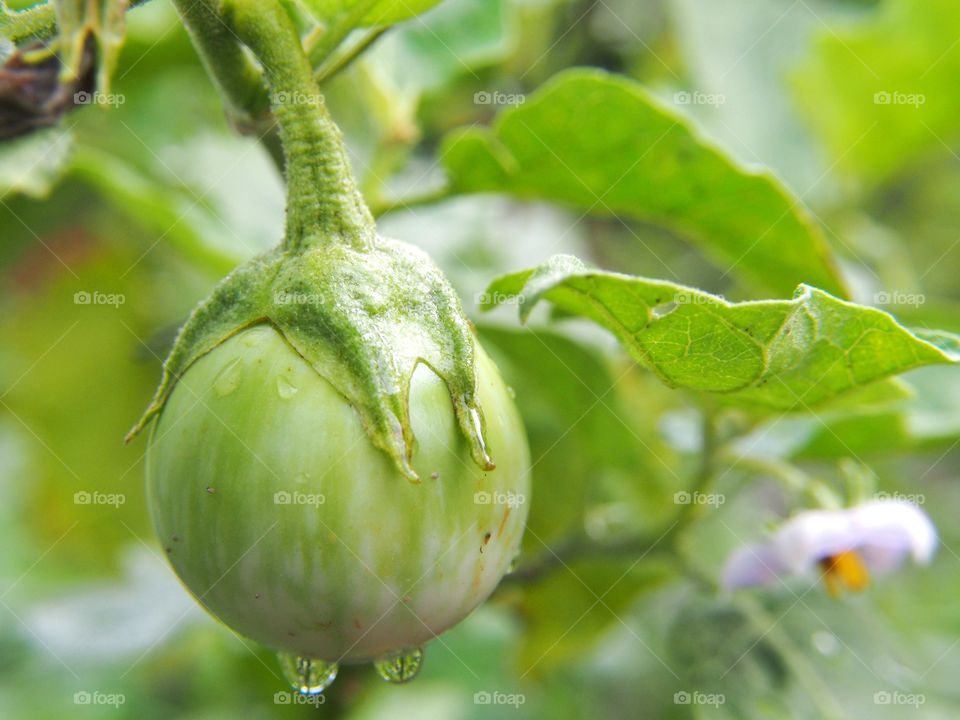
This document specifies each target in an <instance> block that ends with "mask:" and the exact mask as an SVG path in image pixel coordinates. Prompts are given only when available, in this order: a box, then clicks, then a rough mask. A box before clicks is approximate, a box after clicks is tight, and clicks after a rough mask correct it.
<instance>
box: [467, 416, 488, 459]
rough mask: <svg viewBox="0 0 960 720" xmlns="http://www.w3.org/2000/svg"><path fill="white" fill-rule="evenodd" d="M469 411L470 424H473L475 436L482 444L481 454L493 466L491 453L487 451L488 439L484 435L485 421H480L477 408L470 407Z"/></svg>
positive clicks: (478, 442)
mask: <svg viewBox="0 0 960 720" xmlns="http://www.w3.org/2000/svg"><path fill="white" fill-rule="evenodd" d="M468 412H469V413H470V424H471V425H472V426H473V434H474V437H475V438H476V439H477V444H478V445H479V446H480V454H481V455H482V456H483V459H484V462H486V464H487V465H489V466H492V465H493V461H492V460H491V459H490V453H488V452H487V441H486V440H485V439H484V437H483V423H482V422H481V421H480V413H479V412H478V411H477V409H476V408H470V409H469V410H468Z"/></svg>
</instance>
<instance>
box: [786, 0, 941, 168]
mask: <svg viewBox="0 0 960 720" xmlns="http://www.w3.org/2000/svg"><path fill="white" fill-rule="evenodd" d="M866 18H867V19H866V20H865V21H864V22H862V23H859V24H855V25H853V26H851V27H847V28H837V29H834V28H831V27H825V28H823V30H822V31H821V32H820V34H819V35H818V37H817V38H816V41H815V44H814V49H813V52H812V54H811V56H810V59H809V60H808V61H807V62H806V63H805V64H804V66H803V67H802V69H801V70H800V71H799V73H798V75H797V78H796V83H795V84H796V88H797V95H798V99H799V101H800V102H798V103H797V107H799V108H800V109H802V110H803V111H804V113H805V114H806V116H807V118H808V120H809V122H810V123H811V125H812V126H813V127H814V128H815V129H816V130H817V131H818V133H819V134H820V136H821V137H822V138H823V140H824V141H825V143H826V145H827V148H828V150H829V151H830V154H831V156H832V158H834V159H835V161H836V164H837V165H838V166H839V167H840V168H841V169H843V170H846V171H847V172H848V173H852V174H855V175H857V176H859V177H860V179H861V180H862V181H863V182H864V183H865V184H867V185H874V184H876V183H878V182H882V181H883V180H885V179H887V178H889V176H891V175H893V174H895V173H896V172H898V171H903V170H905V169H907V168H909V167H910V166H912V165H916V164H917V163H918V162H922V160H923V158H924V156H928V155H930V154H931V153H935V154H938V155H942V156H944V157H946V158H947V159H948V160H951V161H952V158H949V156H947V155H946V154H945V153H952V152H953V151H952V150H950V148H951V147H952V146H953V143H954V142H955V141H956V140H957V137H958V132H957V127H956V122H955V118H956V117H957V114H958V113H960V91H958V87H957V82H956V78H957V75H958V74H960V51H957V48H956V40H957V25H958V23H960V6H958V4H957V3H956V2H953V0H927V1H926V2H915V1H914V0H888V2H885V3H884V4H883V5H882V8H881V9H880V10H879V11H877V12H876V13H871V14H868V15H866Z"/></svg>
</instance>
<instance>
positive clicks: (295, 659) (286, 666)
mask: <svg viewBox="0 0 960 720" xmlns="http://www.w3.org/2000/svg"><path fill="white" fill-rule="evenodd" d="M277 658H278V659H279V660H280V669H281V670H283V676H284V677H285V678H286V680H287V682H288V683H290V685H291V686H292V687H293V689H294V690H296V691H297V692H299V693H302V694H303V695H319V694H320V693H322V692H323V691H324V690H326V689H327V688H328V687H330V685H331V684H332V683H333V681H334V680H336V679H337V671H338V670H339V669H340V666H339V665H337V663H335V662H326V661H325V660H315V659H313V658H308V657H301V656H299V655H291V654H290V653H278V654H277Z"/></svg>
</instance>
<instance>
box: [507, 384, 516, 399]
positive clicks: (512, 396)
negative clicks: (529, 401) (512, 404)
mask: <svg viewBox="0 0 960 720" xmlns="http://www.w3.org/2000/svg"><path fill="white" fill-rule="evenodd" d="M507 395H509V396H510V399H511V400H516V399H517V391H516V390H514V389H513V388H512V387H511V386H510V385H507Z"/></svg>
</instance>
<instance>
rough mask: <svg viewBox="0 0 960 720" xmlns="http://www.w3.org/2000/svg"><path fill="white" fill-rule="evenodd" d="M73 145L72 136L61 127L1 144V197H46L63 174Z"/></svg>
mask: <svg viewBox="0 0 960 720" xmlns="http://www.w3.org/2000/svg"><path fill="white" fill-rule="evenodd" d="M72 144H73V133H72V132H71V131H70V130H64V129H63V128H61V127H51V128H45V129H42V130H37V131H36V132H33V133H30V134H29V135H25V136H23V137H19V138H17V139H15V140H10V141H7V142H4V143H0V198H2V197H6V196H7V195H9V194H11V193H24V194H25V195H30V196H33V197H38V198H39V197H44V196H45V195H47V194H48V193H49V192H50V190H51V189H52V188H53V186H54V185H55V184H56V182H57V180H59V179H60V176H61V175H62V174H63V171H64V168H65V167H66V164H67V160H68V159H69V157H70V149H71V146H72Z"/></svg>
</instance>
